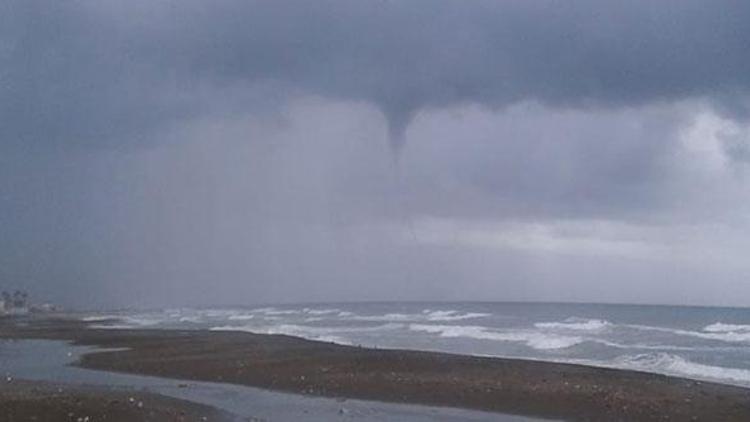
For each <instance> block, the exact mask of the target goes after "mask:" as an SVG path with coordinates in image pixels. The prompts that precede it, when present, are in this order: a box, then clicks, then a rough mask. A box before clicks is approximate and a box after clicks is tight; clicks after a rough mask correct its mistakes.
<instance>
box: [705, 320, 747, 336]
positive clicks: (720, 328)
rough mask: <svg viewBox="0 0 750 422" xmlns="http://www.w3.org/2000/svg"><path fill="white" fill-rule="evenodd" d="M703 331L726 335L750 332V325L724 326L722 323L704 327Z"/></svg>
mask: <svg viewBox="0 0 750 422" xmlns="http://www.w3.org/2000/svg"><path fill="white" fill-rule="evenodd" d="M703 331H708V332H710V333H726V332H731V331H750V325H746V324H724V323H722V322H716V323H713V324H710V325H706V326H705V327H703Z"/></svg>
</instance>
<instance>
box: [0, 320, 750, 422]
mask: <svg viewBox="0 0 750 422" xmlns="http://www.w3.org/2000/svg"><path fill="white" fill-rule="evenodd" d="M0 337H5V338H44V339H64V340H72V341H74V342H76V343H78V344H84V345H92V346H99V347H106V348H127V350H119V351H109V352H97V353H92V354H88V355H85V356H84V357H83V358H82V359H81V362H80V363H79V365H81V366H82V367H86V368H92V369H101V370H110V371H119V372H126V373H136V374H145V375H156V376H161V377H172V378H180V379H190V380H202V381H216V382H227V383H236V384H243V385H249V386H255V387H261V388H268V389H275V390H281V391H289V392H297V393H302V394H313V395H322V396H333V397H349V398H361V399H372V400H382V401H392V402H400V403H420V404H428V405H440V406H453V407H463V408H470V409H478V410H489V411H496V412H506V413H513V414H522V415H530V416H539V417H549V418H557V419H565V420H607V421H617V420H643V421H651V420H686V421H691V420H703V421H747V420H750V390H748V389H744V388H740V387H733V386H727V385H720V384H713V383H707V382H698V381H693V380H687V379H681V378H675V377H667V376H663V375H656V374H648V373H642V372H635V371H625V370H615V369H603V368H594V367H587V366H582V365H571V364H557V363H547V362H536V361H526V360H519V359H499V358H482V357H471V356H459V355H451V354H444V353H432V352H418V351H403V350H377V349H367V348H358V347H351V346H341V345H335V344H331V343H323V342H316V341H309V340H304V339H300V338H295V337H289V336H282V335H258V334H250V333H236V332H210V331H189V330H97V329H87V328H86V324H85V323H83V322H80V321H72V320H62V319H61V320H51V319H44V320H40V319H37V320H30V321H28V324H27V325H26V326H19V325H18V324H9V323H5V324H3V323H0Z"/></svg>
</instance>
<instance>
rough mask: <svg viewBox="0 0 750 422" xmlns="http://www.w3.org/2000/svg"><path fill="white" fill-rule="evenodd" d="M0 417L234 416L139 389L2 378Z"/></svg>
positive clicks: (118, 420) (86, 421)
mask: <svg viewBox="0 0 750 422" xmlns="http://www.w3.org/2000/svg"><path fill="white" fill-rule="evenodd" d="M0 420H2V421H8V422H13V421H19V422H20V421H75V422H78V421H80V422H94V421H110V422H132V421H153V422H159V421H181V422H182V421H184V422H190V421H195V422H204V421H216V422H228V421H231V420H234V418H232V417H231V415H228V414H224V413H222V412H220V411H217V410H216V409H212V408H210V407H207V406H201V405H199V404H195V403H191V402H189V401H183V400H176V399H172V398H168V397H164V396H160V395H156V394H150V393H146V392H142V391H121V390H114V389H108V388H101V387H81V386H71V385H67V384H53V383H45V382H32V381H26V380H17V379H13V380H7V379H6V380H4V382H2V383H0Z"/></svg>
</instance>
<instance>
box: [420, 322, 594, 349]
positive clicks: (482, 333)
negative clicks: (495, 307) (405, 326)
mask: <svg viewBox="0 0 750 422" xmlns="http://www.w3.org/2000/svg"><path fill="white" fill-rule="evenodd" d="M409 329H410V330H412V331H421V332H426V333H431V334H438V335H439V336H440V337H445V338H456V337H463V338H471V339H476V340H492V341H510V342H520V343H525V344H526V345H527V346H529V347H531V348H533V349H537V350H555V349H566V348H568V347H572V346H575V345H576V344H580V343H582V342H583V341H585V339H583V338H581V337H578V336H563V335H557V334H547V333H540V332H537V331H530V330H509V331H497V330H492V329H490V328H488V327H482V326H476V325H434V324H409Z"/></svg>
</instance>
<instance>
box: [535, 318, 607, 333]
mask: <svg viewBox="0 0 750 422" xmlns="http://www.w3.org/2000/svg"><path fill="white" fill-rule="evenodd" d="M611 325H612V324H611V323H610V322H609V321H606V320H603V319H586V318H576V317H571V318H567V319H565V320H564V321H562V322H537V323H536V324H534V327H536V328H541V329H552V330H575V331H602V330H604V329H606V328H609V327H610V326H611Z"/></svg>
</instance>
